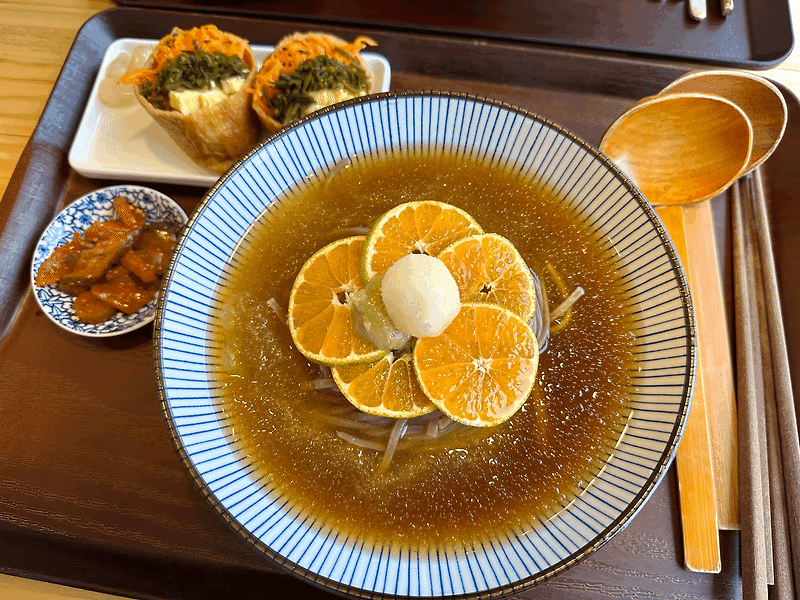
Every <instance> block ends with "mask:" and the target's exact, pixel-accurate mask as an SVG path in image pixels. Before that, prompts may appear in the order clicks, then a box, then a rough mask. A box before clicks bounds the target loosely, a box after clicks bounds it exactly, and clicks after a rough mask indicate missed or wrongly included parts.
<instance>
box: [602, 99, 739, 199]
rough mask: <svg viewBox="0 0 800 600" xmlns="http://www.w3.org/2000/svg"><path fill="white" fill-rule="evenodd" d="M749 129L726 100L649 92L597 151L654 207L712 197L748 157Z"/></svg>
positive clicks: (737, 174) (615, 123) (734, 176)
mask: <svg viewBox="0 0 800 600" xmlns="http://www.w3.org/2000/svg"><path fill="white" fill-rule="evenodd" d="M752 143H753V128H752V126H751V125H750V121H749V119H748V118H747V115H746V114H745V113H744V111H743V110H742V109H741V108H739V107H738V106H737V105H736V104H734V103H733V102H731V101H730V100H725V99H724V98H721V97H719V96H712V95H709V94H697V93H680V94H669V95H664V96H661V95H659V96H651V97H649V98H645V99H644V100H641V101H640V102H638V103H637V104H635V105H634V106H633V107H631V109H630V110H628V111H627V112H625V113H624V114H623V115H622V116H621V117H619V118H618V119H617V120H616V121H615V122H614V123H613V124H612V125H611V127H609V128H608V130H607V131H606V133H605V135H604V136H603V139H602V141H601V142H600V150H601V151H602V152H604V153H605V154H606V155H607V156H608V157H609V158H611V159H612V160H613V161H614V162H615V163H616V164H617V165H618V166H619V167H620V168H621V169H622V170H623V171H624V172H625V173H626V174H627V175H628V176H629V177H630V178H631V179H632V180H633V181H634V183H635V184H636V185H637V187H638V188H639V190H641V192H642V193H643V194H644V196H645V197H646V198H647V199H648V200H649V201H650V202H651V203H653V204H657V205H680V204H686V203H691V202H700V201H702V200H708V199H709V198H713V197H714V196H716V195H717V194H719V193H720V192H722V191H723V190H725V189H727V188H728V187H729V186H730V185H731V184H732V183H733V182H734V181H736V179H737V178H738V177H739V173H741V171H742V170H743V169H744V168H745V167H746V166H747V164H748V163H749V161H750V149H751V146H752Z"/></svg>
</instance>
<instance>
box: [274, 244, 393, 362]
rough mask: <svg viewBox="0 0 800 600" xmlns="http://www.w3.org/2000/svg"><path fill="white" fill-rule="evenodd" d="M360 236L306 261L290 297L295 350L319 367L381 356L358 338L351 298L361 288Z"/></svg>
mask: <svg viewBox="0 0 800 600" xmlns="http://www.w3.org/2000/svg"><path fill="white" fill-rule="evenodd" d="M363 245H364V236H363V235H360V236H354V237H349V238H344V239H341V240H337V241H335V242H332V243H330V244H328V245H327V246H325V247H324V248H322V249H321V250H318V251H317V252H316V253H315V254H314V255H313V256H312V257H311V258H309V259H308V260H307V261H306V263H305V264H304V265H303V267H302V268H301V269H300V272H299V273H298V274H297V278H296V279H295V282H294V285H293V286H292V292H291V295H290V296H289V310H288V322H289V330H290V331H291V333H292V339H293V340H294V343H295V345H296V346H297V348H298V350H300V352H302V353H303V355H304V356H305V357H306V358H308V359H309V360H311V361H313V362H316V363H320V364H323V365H347V364H353V363H358V362H370V361H374V360H377V359H378V358H380V357H381V356H383V355H384V354H386V350H381V349H380V348H378V347H377V346H375V345H374V344H371V343H370V342H368V341H367V340H365V339H364V338H362V337H361V336H360V335H358V333H357V332H356V330H355V328H354V325H353V318H352V315H351V300H350V294H352V293H353V292H355V291H356V290H358V289H360V288H361V279H360V278H359V273H358V271H359V263H360V259H361V249H362V247H363Z"/></svg>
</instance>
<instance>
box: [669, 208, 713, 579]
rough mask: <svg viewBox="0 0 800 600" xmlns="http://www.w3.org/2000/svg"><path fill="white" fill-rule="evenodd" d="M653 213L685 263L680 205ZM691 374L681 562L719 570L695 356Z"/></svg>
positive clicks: (682, 456) (680, 463)
mask: <svg viewBox="0 0 800 600" xmlns="http://www.w3.org/2000/svg"><path fill="white" fill-rule="evenodd" d="M656 212H658V216H659V217H660V218H661V221H662V223H664V227H665V228H666V230H667V233H669V235H670V238H672V243H673V244H674V246H675V250H676V251H677V253H678V258H679V259H680V261H681V263H683V265H684V266H685V265H687V264H688V261H689V257H688V253H687V244H686V230H685V229H684V224H683V207H682V206H657V207H656ZM690 293H691V290H690ZM695 374H696V376H695V384H694V394H693V395H692V408H691V410H690V411H689V415H688V416H687V417H686V428H685V430H684V433H683V437H682V438H681V442H680V444H679V445H678V451H677V453H676V455H675V464H676V467H677V470H678V497H679V500H680V510H681V526H682V532H683V562H684V566H685V567H686V568H687V569H688V570H690V571H697V572H703V573H719V572H720V569H721V557H720V546H719V531H718V530H717V507H716V498H715V494H714V479H713V470H712V467H711V447H710V440H709V435H708V423H707V420H706V419H707V415H706V402H705V394H704V391H703V378H702V361H701V360H700V358H699V356H698V359H697V369H696V371H695Z"/></svg>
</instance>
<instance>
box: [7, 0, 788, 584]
mask: <svg viewBox="0 0 800 600" xmlns="http://www.w3.org/2000/svg"><path fill="white" fill-rule="evenodd" d="M210 21H213V22H215V23H216V24H218V25H219V26H220V28H222V29H225V30H229V31H233V32H236V33H238V34H239V35H242V36H244V37H246V38H249V39H250V40H252V42H253V43H258V44H271V43H274V42H275V41H276V40H277V39H278V38H279V37H281V36H282V35H284V34H286V33H288V32H291V31H294V30H296V29H306V28H309V27H311V26H312V24H310V23H308V22H300V21H286V20H274V19H264V18H250V17H241V16H220V17H213V18H212V17H209V16H208V15H198V14H192V13H186V12H174V13H173V12H167V11H160V10H159V11H154V10H145V9H133V8H115V9H111V10H108V11H106V12H103V13H101V14H99V15H97V16H95V17H94V18H92V19H91V20H89V21H88V22H87V23H86V24H85V25H84V27H83V28H82V29H81V30H80V32H79V33H78V35H77V37H76V39H75V42H74V45H73V47H72V49H71V51H70V53H69V55H68V57H67V60H66V63H65V65H64V68H63V71H62V72H61V74H60V76H59V78H58V81H57V82H56V85H55V88H54V90H53V93H52V95H51V97H50V99H49V101H48V103H47V106H46V108H45V110H44V113H43V115H42V118H41V120H40V122H39V124H38V126H37V128H36V130H35V132H34V135H33V136H32V138H31V141H30V142H29V144H28V145H27V147H26V148H25V151H24V153H23V155H22V158H21V159H20V162H19V164H18V166H17V168H16V170H15V172H14V175H13V177H12V179H11V182H10V183H9V186H8V190H7V191H6V193H5V195H4V197H3V199H2V201H0V242H1V243H0V365H2V366H1V367H0V423H2V437H0V572H6V573H12V574H18V575H25V576H29V577H35V578H39V579H46V580H51V581H56V582H60V583H66V584H69V585H73V586H78V587H85V588H90V589H96V590H102V591H106V592H112V593H118V594H122V595H128V596H133V597H140V598H158V599H170V600H181V599H184V598H185V599H187V600H188V599H191V600H203V599H206V598H207V599H214V600H216V599H218V598H228V597H231V598H248V597H270V598H297V597H309V598H314V597H330V595H329V594H327V593H326V592H323V591H321V590H317V589H315V588H311V587H310V586H308V585H306V584H302V583H300V582H298V581H297V580H295V579H294V578H293V577H291V576H290V575H287V574H286V573H284V572H282V571H281V570H280V569H279V568H278V567H276V566H274V565H272V564H271V563H269V562H268V561H267V560H266V559H264V558H263V557H262V556H261V555H260V554H258V553H257V552H256V551H255V550H253V549H252V548H251V547H250V546H248V545H247V544H246V543H245V542H244V541H242V540H241V539H240V538H239V537H237V535H236V534H235V533H234V532H233V531H232V530H230V529H229V528H228V526H227V525H226V524H225V523H224V522H223V521H222V519H220V518H219V516H218V515H217V514H216V512H215V511H214V510H213V509H212V508H211V506H210V505H209V504H208V503H207V502H206V501H205V500H204V499H203V497H202V496H201V494H200V493H198V491H197V490H196V489H195V488H194V487H193V484H192V483H191V480H190V478H189V476H188V475H187V474H186V473H185V472H184V470H183V467H182V466H181V463H180V461H179V459H178V456H177V454H176V452H175V450H174V448H173V446H172V442H171V440H170V437H169V433H168V431H167V427H166V425H165V423H164V419H163V416H162V414H161V410H160V406H159V402H158V397H157V394H156V386H155V375H154V366H153V359H152V328H149V327H148V328H144V329H142V330H139V331H138V332H134V333H131V334H128V335H125V336H122V337H118V338H111V339H89V338H81V337H78V336H76V335H73V334H70V333H67V332H65V331H62V330H61V329H59V328H57V327H56V326H54V325H53V324H52V323H51V322H50V321H49V320H48V319H47V318H46V317H45V315H43V314H42V313H41V312H40V311H39V310H38V309H37V306H36V304H35V301H34V300H33V297H32V294H31V292H30V277H29V269H30V267H29V265H30V258H31V255H32V252H33V249H34V245H35V243H36V240H37V239H38V237H39V235H40V234H41V232H42V230H43V229H44V227H45V225H46V224H47V223H48V222H49V221H50V219H51V218H52V217H53V216H55V214H56V213H57V212H58V211H59V210H60V208H62V207H63V206H64V205H65V204H67V203H69V202H70V201H72V200H74V199H75V198H77V197H79V196H81V195H83V194H85V193H87V192H89V191H91V190H93V189H96V188H99V187H103V186H105V185H109V184H111V183H117V182H116V181H114V182H112V181H105V180H93V179H87V178H84V177H82V176H80V175H78V174H77V173H75V172H74V171H72V170H71V169H70V168H69V166H68V163H67V153H68V151H69V146H70V144H71V142H72V138H73V136H74V134H75V131H76V129H77V125H78V121H79V119H80V116H81V113H82V111H83V107H84V105H85V103H86V100H87V97H88V94H89V91H90V89H91V86H92V84H93V81H94V78H95V76H96V73H97V70H98V68H99V65H100V62H101V60H102V58H103V54H104V52H105V49H106V48H107V47H108V45H109V44H110V43H111V42H113V41H114V40H116V39H118V38H120V37H145V38H157V37H160V36H161V35H162V34H163V33H164V32H165V31H167V30H168V29H169V28H171V27H172V26H173V25H177V26H181V27H190V26H193V25H197V24H199V23H201V22H210ZM328 29H329V30H330V31H332V32H334V33H337V34H339V35H342V36H343V37H352V36H354V35H355V34H356V33H358V32H364V33H367V34H369V35H372V36H373V37H374V38H375V39H376V41H377V42H378V44H379V45H378V47H377V49H376V50H377V51H379V52H380V53H382V54H383V55H384V56H386V57H387V58H388V59H389V61H390V62H391V64H392V69H393V78H392V89H393V90H403V89H440V90H452V91H461V92H470V93H474V94H480V95H485V96H488V97H492V98H497V99H501V100H505V101H507V102H509V103H513V104H515V105H518V106H521V107H523V108H526V109H528V110H531V111H534V112H537V113H540V114H542V115H544V116H546V117H548V118H550V119H552V120H554V121H556V122H558V123H559V124H561V125H562V126H564V127H566V128H568V129H570V130H572V131H573V132H575V133H576V134H578V135H579V136H581V137H583V138H584V139H585V140H587V141H589V142H590V143H593V144H596V143H598V141H599V139H600V137H601V135H602V133H603V131H604V130H605V128H606V127H607V126H608V125H609V124H610V123H611V122H612V121H613V119H614V118H615V117H616V116H617V115H618V114H620V113H621V112H622V111H623V110H624V109H625V108H627V107H628V106H629V105H630V104H632V103H633V102H634V101H636V100H637V99H638V98H640V97H642V96H645V95H649V94H652V93H655V92H657V91H658V90H659V89H661V87H663V85H664V84H666V83H667V82H669V81H671V80H672V79H674V78H675V77H677V76H678V75H680V74H682V73H683V72H685V71H687V70H688V69H689V68H690V65H686V64H673V63H668V62H664V61H656V60H652V59H642V58H638V59H633V58H629V57H620V56H609V55H602V54H601V55H597V54H591V53H587V52H583V51H575V50H568V49H564V48H548V47H540V46H537V45H534V44H530V43H525V44H520V43H513V42H509V41H500V40H480V41H474V40H470V39H468V38H464V37H455V36H448V35H444V34H435V35H434V34H422V33H416V32H409V31H407V32H403V31H383V30H366V31H364V30H358V31H357V30H356V29H353V28H345V27H339V26H331V27H329V28H328ZM787 101H788V103H789V110H790V115H789V125H788V128H787V131H786V136H785V138H784V141H783V143H782V144H781V146H780V147H779V149H778V150H777V152H776V153H775V155H773V157H772V158H770V160H769V161H768V162H767V163H766V165H765V169H764V170H765V180H766V182H767V186H768V189H769V192H770V195H771V200H772V209H773V212H774V213H775V217H776V218H775V232H774V234H775V239H776V253H777V256H778V258H779V260H781V262H780V270H779V273H780V278H781V285H782V289H783V298H784V301H785V304H784V311H785V314H786V322H787V324H788V325H787V336H788V340H789V347H790V353H791V356H790V359H791V362H792V364H793V365H800V356H798V352H799V351H800V319H798V318H797V310H798V309H797V307H798V306H800V297H799V296H800V281H799V279H800V271H798V270H797V269H791V267H790V265H791V264H793V263H794V261H795V260H796V256H797V255H798V251H799V250H800V239H799V237H798V236H800V233H798V232H800V207H799V206H798V205H797V203H795V202H794V200H793V199H794V198H797V197H800V171H799V170H798V169H796V156H797V155H798V151H799V149H798V144H799V143H800V104H798V101H797V99H796V98H795V97H794V96H792V95H791V94H789V93H788V92H787ZM132 160H135V157H132ZM152 187H155V188H157V189H159V190H161V191H162V192H164V193H166V194H168V195H170V196H172V197H173V198H175V199H176V200H177V201H178V202H179V203H180V204H181V205H182V206H183V208H184V209H185V210H186V211H187V212H191V211H192V210H193V209H194V208H195V207H196V206H197V204H198V202H199V200H200V198H201V195H202V190H201V189H199V188H190V187H180V186H169V185H157V184H153V186H152ZM715 203H716V205H717V209H718V210H717V215H718V226H719V229H720V232H721V233H722V235H721V236H720V240H721V242H720V249H721V252H722V255H723V264H724V265H726V269H725V272H724V273H723V276H724V277H725V280H726V281H727V282H729V281H730V277H729V269H730V267H729V264H730V253H729V252H728V251H727V238H726V235H727V234H726V232H727V220H726V211H725V210H724V209H725V203H724V198H718V199H717V200H715ZM784 259H785V260H784ZM792 271H794V272H792ZM794 380H795V382H797V381H800V377H798V376H797V374H795V378H794ZM679 519H680V518H679V514H678V500H677V495H676V477H675V472H674V468H671V469H670V471H669V472H668V474H667V476H666V477H665V479H664V481H663V482H662V484H661V485H660V486H659V488H658V489H657V490H656V491H655V493H654V494H653V496H652V498H651V499H650V501H649V502H648V503H647V504H646V505H645V506H644V507H643V508H642V510H641V512H640V513H639V514H638V515H637V516H636V517H635V518H634V519H633V521H632V522H631V524H630V525H629V526H628V527H627V528H626V529H625V530H624V531H622V532H621V533H620V534H619V535H617V536H616V537H615V538H614V539H613V540H611V541H610V542H609V543H608V544H607V545H605V546H604V547H603V548H601V549H600V550H599V551H598V552H597V553H595V554H594V555H592V556H590V557H589V558H588V559H586V560H585V561H584V562H582V563H581V564H579V565H577V566H576V567H574V568H573V569H571V570H570V571H568V572H566V573H564V574H563V575H561V576H559V577H557V578H556V579H554V580H552V581H549V582H547V583H545V584H543V585H542V586H540V587H537V588H534V589H532V590H529V591H526V592H524V593H521V594H519V595H518V596H517V597H520V598H601V597H607V596H609V595H610V596H618V597H631V596H645V597H677V596H681V597H689V598H712V597H713V598H718V597H734V598H736V597H740V596H741V585H740V575H739V563H738V534H736V533H735V532H724V533H723V534H722V546H723V570H722V573H720V574H718V575H708V574H699V573H691V572H688V571H686V570H684V569H683V567H682V563H683V557H682V549H681V541H680V540H681V537H680V520H679Z"/></svg>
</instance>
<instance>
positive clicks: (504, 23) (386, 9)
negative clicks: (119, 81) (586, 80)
mask: <svg viewBox="0 0 800 600" xmlns="http://www.w3.org/2000/svg"><path fill="white" fill-rule="evenodd" d="M115 1H116V3H117V4H119V5H122V6H130V7H137V8H166V9H173V10H177V9H180V10H195V11H211V12H217V13H219V12H225V13H227V14H238V15H248V16H261V17H269V18H282V19H307V20H309V21H313V22H315V23H319V24H323V25H324V24H342V23H347V24H356V25H358V26H360V27H367V28H370V29H375V28H384V29H394V30H397V29H398V28H402V29H406V30H414V31H418V32H421V33H432V32H444V33H449V34H454V35H461V36H471V37H475V36H477V37H481V38H494V39H505V40H516V41H525V42H535V43H537V44H550V45H553V46H559V47H565V48H583V49H591V50H603V51H609V52H615V53H624V54H626V55H631V54H635V55H641V56H647V57H651V58H667V59H681V60H691V61H697V62H704V63H708V64H716V65H725V66H730V67H742V68H748V69H765V68H768V67H770V66H774V65H775V64H777V63H779V62H780V61H782V60H783V59H784V58H786V57H787V56H788V55H789V52H791V50H792V44H793V41H794V37H793V34H792V26H791V22H790V19H789V3H788V0H741V1H737V2H736V3H735V8H734V11H733V12H732V13H731V14H730V15H728V16H727V17H723V16H722V15H721V14H720V9H719V2H718V1H717V0H713V1H712V0H709V2H708V10H707V12H708V17H707V18H706V19H705V20H703V21H702V22H697V21H693V20H692V19H690V18H689V16H688V11H687V4H688V2H686V1H679V0H668V1H663V0H662V1H661V2H659V1H658V0H613V1H611V2H609V1H608V0H581V1H580V2H576V1H572V2H563V1H561V2H559V1H554V0H504V1H503V2H474V1H473V2H457V3H456V2H453V3H449V4H447V5H444V4H442V5H439V4H435V3H431V2H430V1H429V0H381V2H371V3H368V2H363V1H362V0H292V1H291V2H276V1H275V0H253V1H250V0H248V1H246V2H245V1H243V0H235V1H234V2H223V1H221V0H115ZM317 26H319V25H317Z"/></svg>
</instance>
